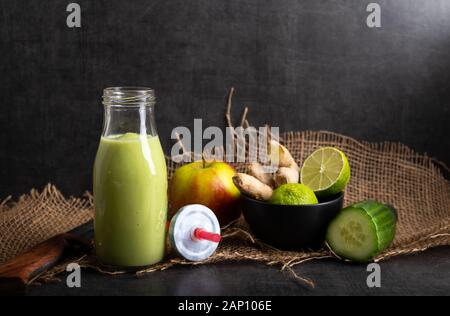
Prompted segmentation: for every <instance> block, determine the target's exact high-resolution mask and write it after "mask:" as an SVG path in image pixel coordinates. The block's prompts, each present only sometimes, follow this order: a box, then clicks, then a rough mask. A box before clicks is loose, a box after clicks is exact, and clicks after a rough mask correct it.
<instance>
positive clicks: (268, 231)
mask: <svg viewBox="0 0 450 316" xmlns="http://www.w3.org/2000/svg"><path fill="white" fill-rule="evenodd" d="M241 202H242V210H243V213H244V217H245V220H246V221H247V223H248V224H249V226H250V229H251V230H252V232H253V234H254V235H255V236H256V237H257V238H258V239H260V240H261V241H263V242H265V243H267V244H269V245H271V246H273V247H276V248H278V249H283V250H301V249H319V248H321V247H322V246H323V244H324V241H325V237H326V232H327V228H328V225H329V224H330V222H331V221H332V220H333V219H334V218H335V217H336V216H337V215H338V213H339V212H340V211H341V210H342V207H343V204H344V194H343V193H340V194H338V195H336V196H333V197H330V198H328V199H322V200H320V199H319V204H315V205H274V204H269V203H267V202H263V201H258V200H255V199H252V198H250V197H248V196H245V195H242V197H241Z"/></svg>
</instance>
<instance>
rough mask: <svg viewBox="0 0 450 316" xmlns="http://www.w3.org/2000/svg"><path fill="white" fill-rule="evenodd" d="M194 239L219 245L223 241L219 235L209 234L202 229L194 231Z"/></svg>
mask: <svg viewBox="0 0 450 316" xmlns="http://www.w3.org/2000/svg"><path fill="white" fill-rule="evenodd" d="M194 237H195V238H197V239H200V240H208V241H211V242H215V243H219V242H220V240H221V239H222V238H221V237H220V235H219V234H215V233H211V232H207V231H206V230H204V229H201V228H197V229H195V230H194Z"/></svg>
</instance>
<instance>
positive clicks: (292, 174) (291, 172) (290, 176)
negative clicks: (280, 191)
mask: <svg viewBox="0 0 450 316" xmlns="http://www.w3.org/2000/svg"><path fill="white" fill-rule="evenodd" d="M299 180H300V174H299V172H298V170H297V169H296V168H286V167H281V168H280V169H278V171H277V172H276V173H275V175H274V181H275V184H276V186H277V187H279V186H280V185H283V184H287V183H298V181H299Z"/></svg>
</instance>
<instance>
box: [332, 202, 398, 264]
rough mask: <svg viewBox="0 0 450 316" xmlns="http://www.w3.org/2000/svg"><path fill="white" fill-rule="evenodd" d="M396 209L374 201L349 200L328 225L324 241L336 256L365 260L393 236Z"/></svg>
mask: <svg viewBox="0 0 450 316" xmlns="http://www.w3.org/2000/svg"><path fill="white" fill-rule="evenodd" d="M396 225H397V211H396V210H395V209H394V208H393V207H392V206H389V205H385V204H382V203H379V202H375V201H364V202H360V203H356V204H353V205H351V206H349V207H347V208H345V209H344V210H342V212H341V213H340V214H339V215H338V216H337V217H336V219H334V220H333V222H332V223H331V224H330V226H329V227H328V233H327V243H328V245H329V247H330V248H331V250H332V251H333V252H334V253H335V254H336V255H338V256H340V257H343V258H346V259H350V260H352V261H357V262H367V261H369V260H371V259H373V258H374V257H376V256H377V255H379V254H380V253H381V252H383V251H384V250H386V249H387V248H388V247H389V246H390V244H391V243H392V241H393V240H394V237H395V231H396Z"/></svg>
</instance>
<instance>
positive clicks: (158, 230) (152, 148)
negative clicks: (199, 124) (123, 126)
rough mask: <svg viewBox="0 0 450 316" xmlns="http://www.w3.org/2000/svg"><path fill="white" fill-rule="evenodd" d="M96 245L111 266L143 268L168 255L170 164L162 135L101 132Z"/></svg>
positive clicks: (96, 172) (96, 178) (96, 173)
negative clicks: (167, 160)
mask: <svg viewBox="0 0 450 316" xmlns="http://www.w3.org/2000/svg"><path fill="white" fill-rule="evenodd" d="M94 201H95V247H96V252H97V257H98V258H99V260H100V261H101V262H102V263H104V264H108V265H114V266H121V267H141V266H147V265H151V264H154V263H157V262H159V261H161V260H162V259H163V257H164V248H165V234H166V220H167V169H166V163H165V159H164V153H163V150H162V148H161V144H160V142H159V138H158V137H157V136H156V137H153V136H146V135H138V134H134V133H127V134H124V135H117V136H109V137H102V139H101V141H100V147H99V150H98V153H97V158H96V161H95V166H94Z"/></svg>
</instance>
